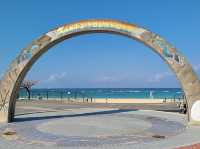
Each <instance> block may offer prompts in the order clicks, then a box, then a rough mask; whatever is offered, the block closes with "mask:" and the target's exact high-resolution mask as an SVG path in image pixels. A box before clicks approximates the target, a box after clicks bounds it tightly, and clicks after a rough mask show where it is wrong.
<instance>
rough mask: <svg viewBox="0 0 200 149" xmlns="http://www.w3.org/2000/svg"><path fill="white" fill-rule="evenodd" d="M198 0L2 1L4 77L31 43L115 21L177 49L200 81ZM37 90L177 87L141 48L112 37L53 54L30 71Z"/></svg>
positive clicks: (80, 41)
mask: <svg viewBox="0 0 200 149" xmlns="http://www.w3.org/2000/svg"><path fill="white" fill-rule="evenodd" d="M199 6H200V1H199V0H191V1H189V0H187V1H186V0H184V1H183V0H165V1H161V0H151V1H148V0H84V1H83V0H67V1H66V0H59V1H53V0H52V1H50V0H48V1H47V0H43V1H39V0H28V1H27V0H20V1H11V0H4V1H3V0H1V5H0V18H1V28H0V34H1V37H0V38H1V44H0V74H1V75H2V74H3V73H4V71H5V69H6V68H7V67H8V65H9V63H10V62H11V61H12V59H13V58H14V57H16V55H17V54H18V53H19V52H20V49H22V48H23V47H25V46H26V45H27V44H28V43H30V42H31V41H32V40H33V39H35V38H37V37H38V36H40V35H41V34H42V33H45V32H47V31H48V30H50V29H52V28H54V27H56V26H60V25H62V24H66V23H70V22H74V21H79V20H81V19H116V20H121V21H125V22H129V23H133V24H137V25H139V26H142V27H145V28H147V29H149V30H151V31H153V32H155V33H157V34H159V35H161V36H162V37H164V38H165V39H166V40H168V41H169V42H170V43H171V44H172V45H174V46H175V47H177V48H178V49H179V51H181V53H183V55H184V56H185V57H187V59H188V61H189V62H190V63H191V64H192V65H193V66H194V68H195V71H196V72H197V74H198V77H200V60H199V57H200V44H199V43H200V29H199V26H200V19H199V18H200V9H199ZM27 78H28V79H33V80H38V81H39V84H38V85H37V86H36V87H49V88H51V87H179V83H178V82H177V81H176V78H175V76H174V75H173V74H172V73H171V70H169V68H168V66H166V65H165V64H164V62H163V61H162V60H161V58H160V57H159V56H158V55H156V54H155V53H153V52H152V51H151V49H149V48H147V47H145V46H144V45H143V44H141V43H138V42H136V41H134V40H131V39H128V38H126V37H122V36H118V35H110V34H89V35H81V36H79V37H75V38H72V39H69V40H66V41H64V42H62V43H60V44H59V45H56V46H55V47H53V48H51V49H49V51H48V52H47V53H45V54H44V55H43V56H42V57H41V58H40V59H39V61H37V62H36V64H35V65H34V66H33V67H32V69H31V70H30V72H29V73H28V75H27Z"/></svg>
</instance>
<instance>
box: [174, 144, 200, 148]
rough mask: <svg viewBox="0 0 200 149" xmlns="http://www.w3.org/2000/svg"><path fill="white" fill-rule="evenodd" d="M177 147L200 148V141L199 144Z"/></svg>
mask: <svg viewBox="0 0 200 149" xmlns="http://www.w3.org/2000/svg"><path fill="white" fill-rule="evenodd" d="M176 149H200V143H199V144H193V145H189V146H184V147H180V148H176Z"/></svg>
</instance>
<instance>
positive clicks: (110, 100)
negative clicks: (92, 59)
mask: <svg viewBox="0 0 200 149" xmlns="http://www.w3.org/2000/svg"><path fill="white" fill-rule="evenodd" d="M24 100H25V99H24ZM31 100H36V101H37V100H38V99H31ZM42 100H43V101H45V100H49V101H63V102H78V103H80V102H84V103H147V104H149V103H150V104H151V103H152V104H154V103H155V104H160V103H164V102H165V103H170V102H174V100H173V99H167V100H166V101H165V100H164V99H148V98H147V99H136V98H135V99H127V98H92V99H91V98H88V99H87V98H85V99H84V100H83V99H82V98H78V99H72V98H70V99H68V98H62V99H60V98H49V99H46V98H43V99H42Z"/></svg>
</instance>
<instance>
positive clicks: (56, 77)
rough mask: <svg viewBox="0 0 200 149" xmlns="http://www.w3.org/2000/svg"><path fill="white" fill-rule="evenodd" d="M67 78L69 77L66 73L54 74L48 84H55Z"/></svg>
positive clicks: (49, 78)
mask: <svg viewBox="0 0 200 149" xmlns="http://www.w3.org/2000/svg"><path fill="white" fill-rule="evenodd" d="M66 76H67V73H66V72H62V73H56V74H52V75H50V76H49V77H48V79H47V80H46V82H55V81H59V80H63V79H65V78H66Z"/></svg>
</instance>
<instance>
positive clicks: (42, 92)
mask: <svg viewBox="0 0 200 149" xmlns="http://www.w3.org/2000/svg"><path fill="white" fill-rule="evenodd" d="M19 97H20V98H27V93H26V91H25V89H20V92H19ZM31 98H36V99H37V98H40V99H45V98H48V99H51V98H60V99H63V98H74V99H76V98H118V99H120V98H127V99H130V98H138V99H144V98H147V99H165V98H166V99H182V98H183V92H182V90H181V89H180V88H59V89H58V88H51V89H36V88H35V89H32V90H31Z"/></svg>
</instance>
